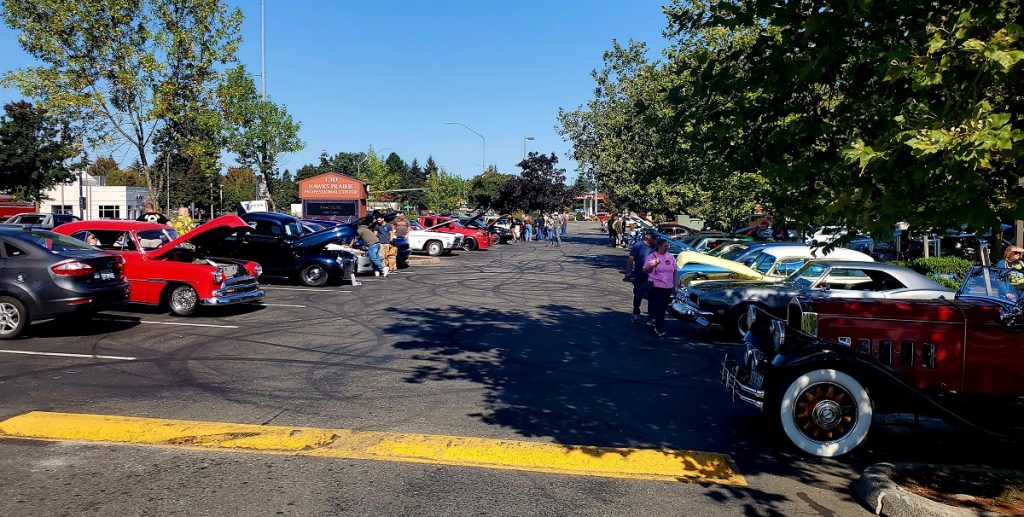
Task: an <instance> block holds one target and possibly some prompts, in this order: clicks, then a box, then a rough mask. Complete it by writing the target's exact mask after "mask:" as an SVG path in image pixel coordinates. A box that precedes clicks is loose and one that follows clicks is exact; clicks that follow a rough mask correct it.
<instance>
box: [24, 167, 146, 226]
mask: <svg viewBox="0 0 1024 517" xmlns="http://www.w3.org/2000/svg"><path fill="white" fill-rule="evenodd" d="M79 178H80V179H81V190H79ZM79 192H81V199H79ZM44 196H45V198H46V199H45V200H43V201H40V203H39V211H40V212H44V213H51V214H73V215H77V216H78V217H81V218H82V219H135V218H137V217H138V216H140V215H142V213H143V212H144V211H145V210H144V209H143V203H144V202H145V199H146V188H145V187H111V186H107V185H106V178H104V177H103V176H90V175H89V174H87V173H84V172H83V173H81V174H80V175H79V177H78V178H75V180H74V181H71V182H68V183H66V184H60V185H57V186H56V187H54V188H52V189H50V190H47V191H46V192H45V193H44Z"/></svg>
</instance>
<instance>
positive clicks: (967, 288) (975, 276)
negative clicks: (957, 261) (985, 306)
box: [958, 267, 1024, 303]
mask: <svg viewBox="0 0 1024 517" xmlns="http://www.w3.org/2000/svg"><path fill="white" fill-rule="evenodd" d="M958 296H980V297H983V298H991V299H994V300H999V301H1001V302H1004V303H1005V302H1011V303H1017V302H1018V301H1020V299H1021V296H1024V273H1021V272H1020V271H1014V270H1011V269H1005V268H996V267H976V268H974V269H972V270H970V271H969V272H968V273H967V278H965V279H964V283H963V285H962V286H960V293H959V294H958Z"/></svg>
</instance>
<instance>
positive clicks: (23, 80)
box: [2, 0, 241, 203]
mask: <svg viewBox="0 0 1024 517" xmlns="http://www.w3.org/2000/svg"><path fill="white" fill-rule="evenodd" d="M3 18H4V21H5V22H6V23H7V25H9V26H10V27H11V28H12V29H14V30H15V31H18V32H19V33H20V34H19V42H20V43H21V46H22V48H23V49H24V50H25V51H26V52H28V53H29V54H30V55H31V56H32V57H33V58H35V59H36V60H37V61H39V62H40V63H41V64H40V65H39V66H33V67H28V68H26V69H23V70H16V71H13V72H9V73H8V74H6V75H5V76H4V77H3V80H2V84H4V85H5V86H13V87H16V88H18V89H19V90H20V91H22V92H23V93H24V94H25V95H27V96H29V97H31V98H33V99H37V100H38V102H39V104H40V106H41V107H43V108H44V109H46V110H47V111H50V112H52V113H53V114H54V115H55V116H57V117H59V118H61V119H62V120H64V121H66V122H67V123H69V124H70V123H72V122H73V123H74V126H75V128H76V129H77V132H78V133H80V134H82V135H84V136H85V137H87V138H88V139H89V142H90V143H91V144H93V145H96V146H98V145H106V144H120V143H123V144H128V145H130V146H132V147H133V148H134V149H135V150H136V152H137V153H138V161H139V163H140V164H141V167H140V170H141V173H142V176H143V177H144V178H145V180H146V186H147V188H148V190H149V195H150V198H151V199H152V200H153V201H154V202H157V203H158V200H159V199H160V197H159V193H160V192H162V191H163V185H160V184H158V183H156V182H154V179H153V178H152V177H151V175H150V173H151V172H152V171H155V170H156V169H155V168H152V167H150V165H151V162H150V159H149V154H148V153H149V150H150V148H149V146H150V143H151V140H152V138H153V133H154V131H155V130H156V128H157V127H158V125H160V124H161V121H169V120H171V119H173V118H174V117H175V113H178V112H179V111H178V110H179V108H180V107H181V105H180V104H177V103H175V102H173V100H172V98H173V97H174V96H176V95H179V94H183V95H185V97H187V98H188V99H200V98H201V96H199V95H196V93H195V92H196V91H202V90H204V89H207V88H209V84H210V82H209V80H210V75H209V72H210V71H212V70H213V68H215V65H217V64H224V63H227V62H229V61H231V60H233V59H234V54H235V48H236V46H237V41H238V39H237V32H238V26H239V25H240V23H241V12H240V11H239V10H238V9H234V10H232V11H230V12H229V11H228V9H227V8H226V7H225V6H224V4H223V3H222V2H220V1H219V0H148V1H143V0H135V1H125V0H5V1H4V8H3Z"/></svg>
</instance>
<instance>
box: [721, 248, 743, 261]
mask: <svg viewBox="0 0 1024 517" xmlns="http://www.w3.org/2000/svg"><path fill="white" fill-rule="evenodd" d="M723 247H724V246H719V249H721V248H723ZM746 252H747V247H746V246H744V245H742V244H735V245H733V247H732V248H730V249H729V250H728V251H726V252H724V253H722V254H721V255H720V257H721V258H724V259H726V260H736V259H738V258H740V256H741V255H743V254H744V253H746Z"/></svg>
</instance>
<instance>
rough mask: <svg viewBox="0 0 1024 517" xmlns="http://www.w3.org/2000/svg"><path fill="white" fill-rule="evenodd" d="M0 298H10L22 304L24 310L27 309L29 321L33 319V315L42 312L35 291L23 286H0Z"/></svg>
mask: <svg viewBox="0 0 1024 517" xmlns="http://www.w3.org/2000/svg"><path fill="white" fill-rule="evenodd" d="M0 296H10V297H11V298H15V299H17V300H18V301H20V302H21V303H22V304H24V305H25V308H26V309H28V314H29V318H30V319H31V318H34V316H33V315H34V314H39V313H41V312H42V309H41V307H42V305H40V303H39V298H38V297H37V295H36V294H35V291H33V290H31V289H27V288H26V286H25V285H21V284H6V285H3V286H0Z"/></svg>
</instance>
